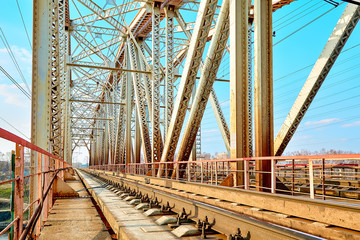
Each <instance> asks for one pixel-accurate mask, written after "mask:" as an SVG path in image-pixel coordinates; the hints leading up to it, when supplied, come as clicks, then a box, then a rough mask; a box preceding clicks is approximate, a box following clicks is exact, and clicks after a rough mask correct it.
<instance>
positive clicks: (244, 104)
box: [230, 0, 249, 186]
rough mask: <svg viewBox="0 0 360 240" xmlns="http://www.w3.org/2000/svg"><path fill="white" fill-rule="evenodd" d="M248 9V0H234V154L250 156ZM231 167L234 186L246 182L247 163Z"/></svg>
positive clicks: (232, 110)
mask: <svg viewBox="0 0 360 240" xmlns="http://www.w3.org/2000/svg"><path fill="white" fill-rule="evenodd" d="M248 11H249V6H248V1H237V0H230V49H231V50H230V158H242V157H248V156H249V121H248V92H247V89H248ZM231 169H232V170H234V171H236V172H233V176H234V178H233V184H234V186H243V185H244V174H243V173H242V172H240V171H242V170H243V169H244V163H243V162H236V163H232V164H231Z"/></svg>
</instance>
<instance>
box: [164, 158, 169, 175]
mask: <svg viewBox="0 0 360 240" xmlns="http://www.w3.org/2000/svg"><path fill="white" fill-rule="evenodd" d="M164 164H165V177H166V178H168V164H167V162H165V163H164Z"/></svg>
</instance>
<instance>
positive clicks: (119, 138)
mask: <svg viewBox="0 0 360 240" xmlns="http://www.w3.org/2000/svg"><path fill="white" fill-rule="evenodd" d="M124 62H125V64H126V61H124ZM126 76H127V74H123V75H122V78H121V87H120V101H121V102H125V99H126V86H127V79H126ZM125 108H126V107H125V106H124V105H120V107H119V113H118V122H117V134H116V140H115V141H116V142H115V145H116V146H115V161H114V162H115V164H119V163H122V160H123V158H121V149H122V148H123V146H124V136H125V134H124V122H125V110H126V109H125ZM122 157H123V156H122Z"/></svg>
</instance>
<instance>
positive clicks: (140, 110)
mask: <svg viewBox="0 0 360 240" xmlns="http://www.w3.org/2000/svg"><path fill="white" fill-rule="evenodd" d="M128 54H129V61H130V63H129V64H130V66H131V69H138V63H137V59H136V56H137V51H136V49H135V46H134V43H133V42H132V40H130V39H129V42H128ZM131 74H132V82H133V86H134V93H135V105H136V111H137V114H138V116H139V120H140V130H141V139H142V145H143V148H144V151H143V152H144V157H145V161H146V162H150V161H151V153H152V151H151V143H150V136H149V129H148V125H147V117H146V111H145V92H144V89H143V88H142V84H141V79H140V74H139V73H135V72H132V73H131ZM130 79H131V75H130ZM158 97H159V96H158ZM159 99H160V98H159ZM130 113H131V112H130ZM127 117H129V116H127ZM130 118H131V116H130ZM153 135H154V133H153ZM160 136H161V135H160ZM153 140H154V139H153Z"/></svg>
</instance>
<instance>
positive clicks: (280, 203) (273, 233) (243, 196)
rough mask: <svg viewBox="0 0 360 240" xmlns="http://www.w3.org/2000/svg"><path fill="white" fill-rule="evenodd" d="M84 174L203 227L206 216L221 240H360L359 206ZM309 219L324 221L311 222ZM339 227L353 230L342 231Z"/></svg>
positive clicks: (98, 174)
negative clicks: (238, 239) (236, 239)
mask: <svg viewBox="0 0 360 240" xmlns="http://www.w3.org/2000/svg"><path fill="white" fill-rule="evenodd" d="M86 171H87V172H88V173H91V174H93V176H96V177H97V178H100V179H102V180H105V181H106V182H108V183H109V184H112V185H114V186H116V187H119V186H122V187H126V188H128V189H131V190H132V191H134V192H141V194H142V195H144V194H148V195H149V196H152V197H153V198H157V199H158V201H159V202H161V203H163V204H166V203H167V202H169V203H170V205H171V206H172V205H174V204H175V207H174V209H173V211H175V212H178V213H180V212H182V211H183V208H185V211H186V212H187V213H189V212H191V218H192V219H194V220H196V221H197V220H201V221H202V220H204V219H205V217H206V216H207V217H208V219H209V222H213V221H214V220H215V225H214V226H213V229H214V230H216V231H218V232H220V233H223V234H226V235H230V234H235V233H236V231H237V229H238V228H240V230H241V232H242V233H243V235H244V237H245V236H246V234H247V233H248V232H249V233H250V235H249V236H250V237H251V239H264V236H268V237H269V238H268V239H316V238H314V236H310V235H308V234H316V235H318V236H320V237H325V238H327V239H360V233H359V232H358V231H355V230H349V229H356V228H359V225H358V220H357V219H359V218H358V214H359V213H360V211H359V208H358V206H353V205H348V204H341V203H330V202H321V201H317V200H309V199H304V198H294V197H289V196H282V195H276V196H275V195H271V194H267V193H256V192H253V191H244V190H239V189H231V188H225V187H220V186H207V185H203V184H194V183H187V182H181V181H175V180H169V179H159V178H152V177H144V176H134V175H127V174H123V173H116V175H119V176H115V173H114V172H104V171H94V170H86ZM189 191H191V192H189ZM257 195H258V196H257ZM261 195H263V196H261ZM261 197H262V198H263V199H261ZM270 208H272V209H270ZM274 209H275V210H274ZM281 209H283V211H281ZM288 212H291V213H293V214H288ZM305 214H308V216H307V217H306V216H304V215H305ZM299 216H300V217H299ZM314 216H315V217H316V218H323V220H325V221H322V222H317V221H312V220H311V218H314ZM341 216H343V217H341ZM254 218H256V219H258V220H255V219H254ZM348 221H352V223H351V222H350V223H349V222H348ZM271 222H272V223H271ZM331 222H333V223H334V222H339V223H340V224H337V225H335V224H333V223H331ZM274 223H276V225H274ZM279 225H282V226H283V227H281V226H279ZM334 225H335V226H334ZM340 225H346V226H353V228H348V229H346V228H344V227H341V226H340ZM287 227H289V228H292V229H297V230H300V231H301V232H307V234H305V233H301V232H297V231H296V230H291V229H288V228H287Z"/></svg>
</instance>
